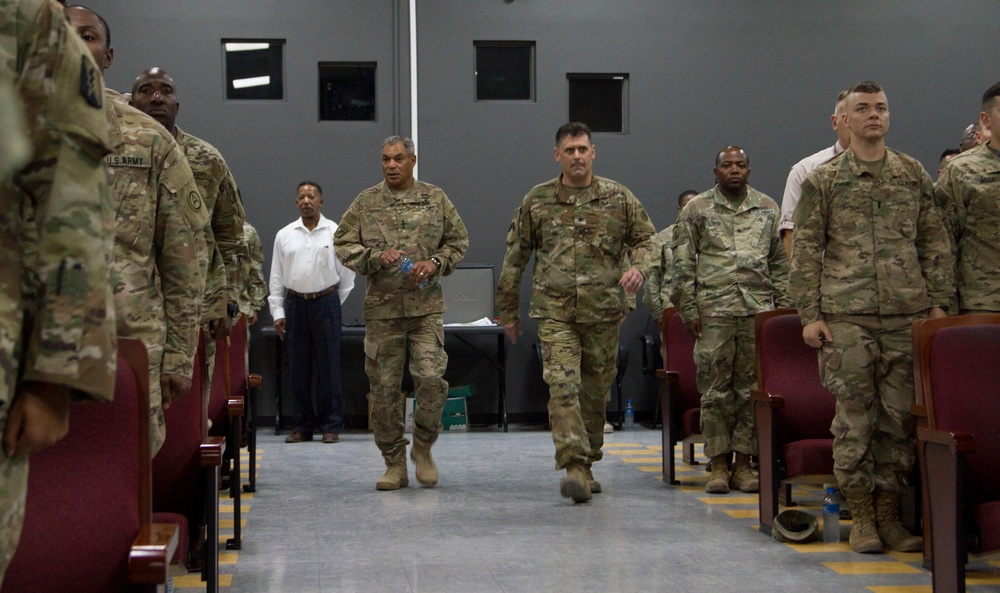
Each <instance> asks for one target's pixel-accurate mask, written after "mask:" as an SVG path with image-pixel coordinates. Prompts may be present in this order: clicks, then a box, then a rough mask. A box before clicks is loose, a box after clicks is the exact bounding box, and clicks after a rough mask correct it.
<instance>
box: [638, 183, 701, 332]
mask: <svg viewBox="0 0 1000 593" xmlns="http://www.w3.org/2000/svg"><path fill="white" fill-rule="evenodd" d="M697 195H698V192H696V191H694V190H693V189H689V190H687V191H685V192H683V193H681V195H679V196H677V214H678V215H680V213H681V211H682V210H684V207H685V206H687V205H688V204H689V203H690V202H691V200H692V199H694V197H695V196H697ZM675 226H677V225H676V224H672V225H670V226H668V227H667V228H665V229H663V230H662V231H660V232H658V233H656V235H654V236H653V246H654V249H655V252H656V253H658V255H659V257H656V258H654V260H653V265H652V266H651V267H650V268H649V278H646V282H645V283H644V284H643V285H642V298H643V302H645V303H646V308H647V309H649V314H650V315H651V316H652V317H653V322H654V323H656V327H660V322H661V321H663V310H664V309H666V308H668V307H671V306H672V304H671V303H670V279H671V278H673V276H674V248H673V245H672V243H673V238H674V227H675ZM660 330H661V331H662V330H663V328H660Z"/></svg>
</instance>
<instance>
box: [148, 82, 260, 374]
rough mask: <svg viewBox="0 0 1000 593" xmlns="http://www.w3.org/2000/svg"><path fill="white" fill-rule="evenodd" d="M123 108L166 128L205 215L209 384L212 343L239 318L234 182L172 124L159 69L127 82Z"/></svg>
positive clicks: (207, 147)
mask: <svg viewBox="0 0 1000 593" xmlns="http://www.w3.org/2000/svg"><path fill="white" fill-rule="evenodd" d="M129 104H130V105H132V106H133V107H135V108H136V109H138V110H139V111H141V112H143V113H145V114H146V115H148V116H150V117H152V118H153V119H155V120H156V121H157V122H158V123H159V124H160V125H162V126H163V127H164V128H166V129H167V131H168V132H170V134H171V135H173V137H174V139H175V140H177V144H179V145H180V147H181V149H182V150H183V151H184V156H185V157H187V161H188V165H190V166H191V172H192V173H193V174H194V182H195V184H196V185H197V186H198V193H200V194H201V199H202V204H203V205H204V208H205V209H206V215H207V216H208V217H209V219H210V220H209V223H208V224H207V225H205V228H204V233H205V242H206V243H207V246H208V248H207V251H206V252H205V255H206V256H207V259H206V261H203V262H201V263H202V268H201V269H202V274H204V275H205V299H204V301H203V302H202V305H201V318H202V325H203V326H204V327H205V330H206V331H207V332H208V339H206V340H205V360H206V362H207V363H208V377H209V380H211V377H212V370H213V368H214V366H215V341H216V340H220V339H222V338H225V337H226V336H228V335H229V332H230V331H231V330H232V326H233V318H234V317H236V315H238V314H239V296H240V288H241V287H242V285H243V280H242V278H241V274H242V273H243V271H242V267H241V265H240V258H242V257H243V253H244V245H243V221H244V220H246V213H245V212H244V211H243V204H242V202H241V201H240V196H239V192H237V191H236V181H235V180H234V179H233V175H232V173H231V172H230V171H229V166H228V165H227V164H226V160H225V159H223V158H222V155H221V154H219V151H218V150H216V148H215V147H214V146H212V145H211V144H209V143H208V142H205V141H204V140H202V139H201V138H198V137H196V136H192V135H191V134H188V133H187V132H185V131H184V130H182V129H180V127H178V126H177V123H176V122H177V113H178V112H179V111H180V107H181V104H180V102H179V101H178V100H177V87H176V86H175V85H174V79H173V78H172V77H171V76H170V75H169V74H167V73H166V72H165V71H164V70H162V69H160V68H150V69H148V70H145V71H143V72H142V73H140V74H139V76H137V77H136V79H135V82H133V83H132V98H131V100H130V101H129Z"/></svg>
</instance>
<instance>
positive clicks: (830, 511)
mask: <svg viewBox="0 0 1000 593" xmlns="http://www.w3.org/2000/svg"><path fill="white" fill-rule="evenodd" d="M823 542H824V543H828V544H835V543H838V542H840V500H839V499H838V498H837V489H836V488H834V487H833V486H827V487H826V496H824V497H823Z"/></svg>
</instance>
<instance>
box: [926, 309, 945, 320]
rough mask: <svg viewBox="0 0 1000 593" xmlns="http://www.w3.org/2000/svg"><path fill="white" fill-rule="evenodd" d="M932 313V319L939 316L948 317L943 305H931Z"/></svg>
mask: <svg viewBox="0 0 1000 593" xmlns="http://www.w3.org/2000/svg"><path fill="white" fill-rule="evenodd" d="M930 315H931V319H937V318H938V317H947V316H948V313H947V312H945V310H944V309H942V308H941V307H931V310H930Z"/></svg>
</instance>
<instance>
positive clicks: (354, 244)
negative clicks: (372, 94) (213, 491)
mask: <svg viewBox="0 0 1000 593" xmlns="http://www.w3.org/2000/svg"><path fill="white" fill-rule="evenodd" d="M416 163H417V155H416V153H415V152H414V146H413V141H412V140H410V139H409V138H402V137H400V136H390V137H389V138H386V140H385V141H384V142H383V143H382V172H383V174H384V176H385V181H383V182H382V183H379V184H378V185H376V186H374V187H371V188H368V189H366V190H365V191H363V192H361V193H360V194H358V197H357V198H355V199H354V202H353V203H352V204H351V206H350V207H349V208H348V209H347V212H345V213H344V217H343V219H342V220H341V222H340V227H339V228H338V229H337V233H336V235H335V239H334V245H335V247H336V249H337V255H338V256H339V257H340V259H341V261H343V262H344V265H345V266H347V267H348V268H350V269H352V270H354V271H355V272H357V273H358V274H363V275H365V276H367V277H368V288H367V291H366V293H365V307H364V315H365V325H366V327H367V332H366V335H365V372H366V373H367V374H368V380H369V382H370V383H371V390H372V391H371V398H372V426H373V428H374V431H375V443H376V444H377V445H378V448H379V449H380V450H381V451H382V457H383V458H385V464H386V471H385V474H384V475H383V476H382V477H381V478H379V480H378V482H376V484H375V487H376V489H378V490H396V489H398V488H402V487H405V486H406V485H407V484H408V483H409V479H408V477H407V471H406V458H405V454H406V444H407V441H406V439H405V438H403V428H404V423H403V400H402V398H403V397H404V396H403V394H401V393H400V384H401V383H402V380H403V363H404V360H405V358H406V348H407V345H409V351H410V374H411V375H413V382H414V385H415V388H416V406H415V408H414V410H413V447H412V449H411V450H410V458H411V459H412V460H413V461H414V463H415V465H416V476H417V481H418V482H420V483H421V484H423V485H425V486H434V485H435V484H437V481H438V470H437V467H436V465H435V464H434V459H433V457H431V446H432V445H433V444H434V442H435V441H436V440H437V437H438V432H439V430H440V428H441V412H442V410H443V409H444V404H445V400H446V399H447V397H448V383H447V382H446V381H445V380H444V371H445V368H446V367H447V365H448V355H447V354H445V351H444V326H443V324H442V321H441V313H443V312H444V309H445V307H444V297H443V293H442V291H441V284H440V276H443V275H448V274H451V273H452V272H453V271H455V267H456V266H457V265H458V262H460V261H462V258H463V257H465V251H466V250H467V249H468V248H469V233H468V232H467V231H466V230H465V223H463V222H462V219H461V218H460V217H459V215H458V211H457V210H455V206H454V205H452V203H451V201H450V200H449V199H448V196H446V195H445V193H444V191H442V190H441V188H439V187H437V186H435V185H431V184H429V183H425V182H423V181H418V180H416V179H414V178H413V167H414V165H416ZM403 257H406V258H409V259H410V260H411V261H412V262H413V268H412V269H411V270H410V271H409V273H408V274H404V273H403V272H402V271H401V270H400V268H399V263H400V261H401V259H402V258H403ZM425 282H426V285H424V283H425Z"/></svg>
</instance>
